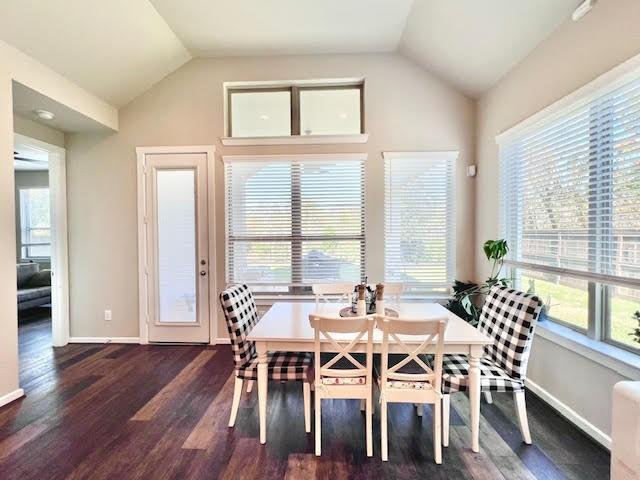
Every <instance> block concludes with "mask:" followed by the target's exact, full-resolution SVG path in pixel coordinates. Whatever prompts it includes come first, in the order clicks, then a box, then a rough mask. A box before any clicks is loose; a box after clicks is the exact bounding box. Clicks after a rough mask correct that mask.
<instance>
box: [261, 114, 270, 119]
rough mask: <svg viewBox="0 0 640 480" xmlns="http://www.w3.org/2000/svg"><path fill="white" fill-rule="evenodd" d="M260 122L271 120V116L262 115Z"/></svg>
mask: <svg viewBox="0 0 640 480" xmlns="http://www.w3.org/2000/svg"><path fill="white" fill-rule="evenodd" d="M260 120H269V115H260Z"/></svg>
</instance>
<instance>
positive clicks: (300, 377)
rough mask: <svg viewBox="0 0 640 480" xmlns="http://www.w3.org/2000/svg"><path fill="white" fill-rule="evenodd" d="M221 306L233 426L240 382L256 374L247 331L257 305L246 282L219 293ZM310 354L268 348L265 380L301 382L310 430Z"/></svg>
mask: <svg viewBox="0 0 640 480" xmlns="http://www.w3.org/2000/svg"><path fill="white" fill-rule="evenodd" d="M220 302H221V303H222V310H224V316H225V319H226V321H227V330H228V331H229V338H230V339H231V350H232V352H233V362H234V364H235V377H236V379H235V388H234V391H233V404H232V406H231V416H230V418H229V427H233V426H234V425H235V422H236V416H237V414H238V406H239V405H240V396H241V395H242V383H243V381H244V380H247V381H249V382H253V381H254V380H256V379H257V378H258V355H257V353H256V347H255V345H254V343H253V342H251V341H249V340H247V335H249V332H251V329H252V328H253V327H254V326H255V325H256V324H257V323H258V309H257V308H256V303H255V301H254V299H253V295H252V294H251V291H250V290H249V288H248V287H247V286H246V285H234V286H232V287H230V288H228V289H226V290H225V291H223V292H222V293H220ZM312 365H313V362H312V356H311V355H310V354H307V353H289V352H269V353H268V367H267V368H268V375H269V380H277V381H299V382H302V388H303V393H304V424H305V431H306V432H307V433H309V432H310V431H311V383H310V382H311V380H312V378H313V368H312Z"/></svg>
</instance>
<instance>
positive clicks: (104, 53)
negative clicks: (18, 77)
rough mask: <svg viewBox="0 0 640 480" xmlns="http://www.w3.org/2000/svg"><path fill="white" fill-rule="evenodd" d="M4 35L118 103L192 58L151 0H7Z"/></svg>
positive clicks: (2, 8)
mask: <svg viewBox="0 0 640 480" xmlns="http://www.w3.org/2000/svg"><path fill="white" fill-rule="evenodd" d="M0 3H1V5H0V39H1V40H4V41H5V42H7V43H9V44H11V45H13V46H14V47H16V48H18V49H19V50H21V51H23V52H24V53H26V54H28V55H30V56H32V57H34V58H36V59H37V60H39V61H40V62H42V63H44V64H45V65H47V66H49V67H50V68H52V69H53V70H55V71H57V72H58V73H60V74H62V75H64V76H65V77H67V78H68V79H69V80H71V81H73V82H75V83H76V84H77V85H79V86H81V87H83V88H84V89H86V90H88V91H90V92H91V93H94V94H95V95H97V96H98V97H100V98H102V99H104V100H106V101H107V102H109V103H111V104H112V105H114V106H121V105H124V104H125V103H127V102H129V101H130V100H132V99H133V98H135V97H136V96H138V95H140V94H141V93H142V92H144V91H145V90H147V89H148V88H149V87H151V85H153V84H154V83H155V82H157V81H158V80H160V79H162V78H163V77H165V76H166V75H167V74H168V73H170V72H172V71H173V70H175V69H177V68H178V67H180V66H181V65H182V64H183V63H185V62H186V61H188V60H189V59H190V58H191V56H190V55H189V52H188V51H187V50H186V49H185V48H184V46H183V45H182V43H181V42H180V40H179V39H178V38H177V37H176V36H175V34H174V33H173V32H172V31H171V29H170V28H169V27H168V25H167V24H166V22H165V21H164V20H163V19H162V17H160V15H158V13H157V12H156V10H155V9H154V8H153V6H152V5H151V4H150V3H149V2H148V1H147V0H1V2H0Z"/></svg>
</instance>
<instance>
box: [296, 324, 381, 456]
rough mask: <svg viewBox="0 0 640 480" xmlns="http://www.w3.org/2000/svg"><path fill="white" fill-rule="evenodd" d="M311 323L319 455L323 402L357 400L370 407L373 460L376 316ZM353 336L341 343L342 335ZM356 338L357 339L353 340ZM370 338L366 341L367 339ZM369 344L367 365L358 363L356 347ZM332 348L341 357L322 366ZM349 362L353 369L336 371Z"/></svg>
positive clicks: (368, 434) (368, 438)
mask: <svg viewBox="0 0 640 480" xmlns="http://www.w3.org/2000/svg"><path fill="white" fill-rule="evenodd" d="M309 321H310V323H311V326H312V327H313V329H314V331H315V348H314V353H315V358H314V362H315V363H314V369H315V409H316V422H315V429H316V455H320V454H321V451H322V433H321V430H322V428H321V427H322V425H321V424H322V400H323V399H355V400H364V401H365V404H366V412H365V416H366V442H367V456H369V457H371V456H373V431H372V415H373V393H372V392H373V389H372V387H373V381H372V376H373V373H372V372H373V327H374V323H375V319H374V317H373V316H365V317H353V318H333V317H323V316H321V315H318V314H311V315H309ZM343 334H352V335H349V338H350V340H340V338H339V337H340V335H343ZM353 334H355V336H353ZM365 337H366V338H365ZM364 342H366V355H365V364H364V365H363V364H362V363H360V362H359V361H358V360H357V359H355V358H354V357H353V356H352V355H351V352H352V350H353V349H354V347H355V346H356V345H359V344H361V343H364ZM327 345H331V347H332V348H331V350H334V351H335V350H337V351H338V352H339V353H337V354H334V355H333V357H332V358H331V359H330V360H328V361H327V362H326V363H322V358H321V354H322V353H323V352H326V351H327V350H328V349H327V348H325V347H326V346H327ZM340 359H345V360H346V361H348V362H349V363H350V364H351V365H349V366H351V367H353V368H335V367H334V365H336V363H337V362H338V361H339V360H340Z"/></svg>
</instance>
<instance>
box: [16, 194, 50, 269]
mask: <svg viewBox="0 0 640 480" xmlns="http://www.w3.org/2000/svg"><path fill="white" fill-rule="evenodd" d="M29 190H47V191H48V192H49V198H51V190H50V189H49V186H48V185H47V186H43V187H20V188H19V189H18V192H19V193H18V198H19V201H20V206H19V207H20V260H24V261H30V260H32V261H35V262H38V261H40V262H47V261H51V255H48V256H40V257H38V256H32V255H28V253H29V247H39V246H42V247H49V248H50V251H51V249H52V248H53V246H52V244H51V242H49V243H27V242H25V238H24V237H25V232H26V231H27V230H49V237H50V238H51V236H52V235H53V225H52V219H51V218H49V227H48V228H37V229H36V228H33V227H31V226H30V225H29V226H28V227H27V226H25V225H24V213H25V212H24V209H25V205H24V204H23V203H22V202H23V198H22V197H23V194H22V192H26V191H29ZM49 210H51V206H50V207H49ZM23 250H24V251H25V252H26V253H27V255H23V254H22V252H23Z"/></svg>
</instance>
